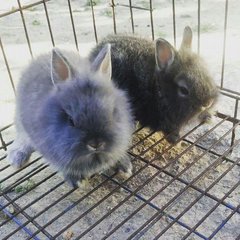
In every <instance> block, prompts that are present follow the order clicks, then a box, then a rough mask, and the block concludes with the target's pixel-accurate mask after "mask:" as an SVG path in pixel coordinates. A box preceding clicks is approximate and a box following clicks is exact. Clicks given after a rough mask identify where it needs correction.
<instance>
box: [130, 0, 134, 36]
mask: <svg viewBox="0 0 240 240" xmlns="http://www.w3.org/2000/svg"><path fill="white" fill-rule="evenodd" d="M129 10H130V15H131V23H132V33H134V21H133V10H132V0H129Z"/></svg>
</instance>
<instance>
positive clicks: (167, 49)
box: [155, 38, 174, 70]
mask: <svg viewBox="0 0 240 240" xmlns="http://www.w3.org/2000/svg"><path fill="white" fill-rule="evenodd" d="M155 44H156V45H155V57H156V63H157V66H158V67H159V69H160V70H166V69H167V68H168V67H169V66H170V65H171V64H172V63H173V61H174V50H173V47H172V46H171V44H170V43H169V42H167V41H166V40H164V39H161V38H159V39H157V40H156V42H155Z"/></svg>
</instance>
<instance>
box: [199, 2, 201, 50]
mask: <svg viewBox="0 0 240 240" xmlns="http://www.w3.org/2000/svg"><path fill="white" fill-rule="evenodd" d="M200 10H201V0H198V54H199V53H200V31H201V11H200Z"/></svg>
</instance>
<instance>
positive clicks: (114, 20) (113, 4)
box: [110, 0, 117, 34]
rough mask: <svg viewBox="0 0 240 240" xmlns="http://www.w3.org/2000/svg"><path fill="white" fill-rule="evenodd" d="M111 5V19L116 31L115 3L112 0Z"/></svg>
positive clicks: (115, 31)
mask: <svg viewBox="0 0 240 240" xmlns="http://www.w3.org/2000/svg"><path fill="white" fill-rule="evenodd" d="M110 5H111V7H112V19H113V30H114V33H115V34H116V33H117V26H116V15H115V3H114V0H111V4H110Z"/></svg>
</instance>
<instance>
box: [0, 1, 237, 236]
mask: <svg viewBox="0 0 240 240" xmlns="http://www.w3.org/2000/svg"><path fill="white" fill-rule="evenodd" d="M10 2H11V1H5V4H6V5H7V6H4V1H1V3H0V11H1V12H0V47H1V54H0V63H1V64H0V76H1V83H0V91H1V94H0V114H1V116H0V119H1V126H0V141H1V145H0V209H1V211H0V239H224V240H225V239H227V240H230V239H240V228H239V226H240V151H239V145H240V138H239V137H240V134H239V133H240V131H239V123H240V120H239V119H238V112H239V100H240V84H239V83H238V82H239V81H238V77H239V75H238V74H240V70H239V63H240V57H239V52H240V49H239V44H237V42H238V43H239V38H240V29H239V25H238V24H237V22H239V14H238V12H239V9H240V3H239V1H237V0H235V1H234V0H232V1H228V0H218V1H200V0H195V1H190V0H182V1H174V0H172V1H169V0H161V1H154V0H146V1H134V0H122V1H117V0H111V1H104V0H98V1H97V0H89V1H76V0H32V1H26V0H25V1H24V0H22V1H21V0H16V1H12V2H11V4H12V5H11V4H9V3H10ZM1 4H2V7H1ZM9 7H11V8H9ZM185 25H191V27H192V29H193V32H194V42H193V43H194V50H195V51H196V52H198V53H200V54H201V55H203V56H204V57H205V59H206V61H207V62H208V64H209V68H210V69H211V70H212V71H213V76H214V78H215V80H216V82H217V84H218V86H219V87H220V92H221V96H220V98H219V102H218V105H217V114H216V116H214V117H213V120H212V122H211V123H210V124H207V125H206V124H204V125H203V124H199V123H196V122H194V123H193V124H191V125H189V126H187V127H186V128H185V129H184V132H183V133H182V137H181V139H179V140H178V142H177V143H176V144H174V145H172V144H169V143H168V142H167V141H166V140H165V138H164V136H163V135H162V134H161V133H160V132H152V131H150V130H149V129H144V128H139V129H137V130H136V132H135V133H134V136H133V143H132V146H131V148H130V149H129V151H128V154H129V155H131V156H132V159H133V160H132V161H133V165H134V171H133V175H132V176H131V177H129V178H128V179H122V178H121V176H118V174H117V173H115V172H111V171H109V172H107V173H103V174H101V175H99V176H95V177H93V178H92V179H90V180H89V183H88V185H87V186H86V187H85V188H84V189H75V188H71V187H69V186H68V185H67V184H66V183H65V182H64V181H63V178H61V176H60V175H59V174H57V173H56V172H54V171H53V170H52V169H51V167H49V166H48V165H47V164H46V163H45V162H44V161H43V159H42V158H41V156H40V155H39V154H38V153H37V152H36V153H34V154H33V155H32V157H31V161H30V162H29V163H28V164H27V165H26V166H24V167H23V168H21V169H18V170H15V169H13V168H12V167H11V166H10V165H9V163H8V161H7V154H6V153H7V152H6V151H7V149H8V147H9V145H10V144H11V143H12V142H13V140H14V136H15V132H14V126H13V124H12V122H13V113H14V96H15V86H16V83H17V81H18V78H19V74H20V72H21V70H22V68H23V66H24V65H25V64H26V62H27V61H28V60H29V59H31V58H34V57H35V56H36V55H38V54H39V53H41V52H43V51H44V52H46V51H48V50H50V49H51V47H52V46H65V47H66V46H74V48H76V49H77V50H79V52H80V55H84V54H87V52H86V51H85V50H86V49H90V47H91V46H94V44H95V43H96V42H98V41H99V40H100V39H101V38H102V37H104V36H105V35H106V34H108V33H115V34H117V33H123V32H127V33H129V32H130V33H134V34H139V35H143V36H145V37H147V38H151V39H155V38H157V37H164V38H166V39H167V40H169V41H170V42H171V43H172V44H173V45H175V46H176V47H177V46H178V44H179V43H180V39H181V34H182V31H183V28H184V26H185Z"/></svg>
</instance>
